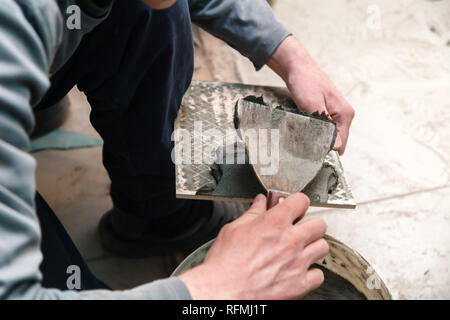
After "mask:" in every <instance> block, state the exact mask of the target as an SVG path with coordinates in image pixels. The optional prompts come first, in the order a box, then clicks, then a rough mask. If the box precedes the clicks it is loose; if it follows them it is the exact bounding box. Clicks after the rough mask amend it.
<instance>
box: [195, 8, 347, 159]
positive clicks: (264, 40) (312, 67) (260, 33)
mask: <svg viewBox="0 0 450 320" xmlns="http://www.w3.org/2000/svg"><path fill="white" fill-rule="evenodd" d="M189 4H190V10H191V17H192V20H193V21H194V22H195V23H197V24H198V25H200V26H201V27H202V28H204V29H205V30H206V31H208V32H210V33H212V34H213V35H215V36H217V37H219V38H221V39H222V40H224V41H226V42H227V43H228V44H229V45H231V46H232V47H233V48H235V49H237V50H238V51H239V52H240V53H242V54H243V55H244V56H247V57H248V58H249V59H250V60H251V61H252V62H253V64H254V65H255V68H256V69H257V70H258V69H259V68H261V67H262V66H263V65H264V64H267V65H268V66H269V67H270V68H271V69H272V70H273V71H275V72H276V73H277V74H278V75H279V76H280V77H281V78H282V79H283V80H284V82H285V83H286V86H287V88H288V89H289V91H290V92H291V94H292V97H293V100H294V102H295V103H296V104H297V106H298V107H299V108H300V109H302V110H304V111H306V112H309V113H313V112H315V111H319V112H326V113H327V114H328V115H329V116H330V117H331V118H332V120H333V121H334V122H335V123H336V124H337V128H338V132H339V134H338V138H337V139H336V144H335V149H336V150H338V151H339V153H340V154H343V153H344V151H345V147H346V144H347V140H348V136H349V130H350V125H351V122H352V119H353V117H354V110H353V108H352V107H351V106H350V104H349V103H348V102H347V101H346V100H345V98H344V97H343V95H342V94H341V93H340V92H339V91H338V90H337V88H336V87H335V86H334V84H333V83H332V82H331V81H330V80H329V79H328V77H327V76H326V75H325V73H324V72H323V71H322V70H321V69H320V68H319V67H318V66H317V64H316V63H315V62H314V61H313V59H312V58H311V56H310V55H309V54H308V52H307V50H306V49H305V48H304V47H303V46H302V45H301V44H300V43H299V42H298V41H297V40H295V38H294V37H293V36H292V35H291V34H290V32H289V31H288V30H287V29H286V28H285V27H283V25H282V24H281V23H280V22H279V21H278V20H277V19H276V18H275V16H274V15H273V12H272V10H271V8H270V6H269V5H268V4H267V2H266V1H265V0H189Z"/></svg>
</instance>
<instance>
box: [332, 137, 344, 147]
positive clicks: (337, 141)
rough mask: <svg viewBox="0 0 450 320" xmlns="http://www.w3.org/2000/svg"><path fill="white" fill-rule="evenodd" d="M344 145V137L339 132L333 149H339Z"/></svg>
mask: <svg viewBox="0 0 450 320" xmlns="http://www.w3.org/2000/svg"><path fill="white" fill-rule="evenodd" d="M341 147H342V139H341V137H340V136H339V134H338V135H337V136H336V140H335V141H334V146H333V150H339V149H340V148H341Z"/></svg>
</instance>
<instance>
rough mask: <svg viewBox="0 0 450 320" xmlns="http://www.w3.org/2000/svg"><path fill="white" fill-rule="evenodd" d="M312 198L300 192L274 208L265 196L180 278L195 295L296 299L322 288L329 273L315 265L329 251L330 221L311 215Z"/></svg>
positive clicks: (224, 230) (224, 297) (220, 297)
mask: <svg viewBox="0 0 450 320" xmlns="http://www.w3.org/2000/svg"><path fill="white" fill-rule="evenodd" d="M308 206H309V199H308V197H306V196H305V195H304V194H301V193H296V194H293V195H291V196H289V197H288V198H286V199H285V200H284V201H283V202H282V203H279V204H278V205H276V206H275V207H273V208H272V209H270V210H267V209H266V197H265V196H263V195H259V196H257V197H256V198H255V200H254V202H253V205H252V206H251V207H250V209H249V210H248V211H247V212H245V213H244V214H243V215H242V216H241V217H240V218H239V219H237V220H235V221H234V222H232V223H229V224H227V225H225V226H224V227H223V228H222V230H221V231H220V233H219V235H218V237H217V239H216V241H215V242H214V244H213V246H212V247H211V249H210V250H209V252H208V254H207V256H206V259H205V261H204V263H203V264H201V265H200V266H197V267H195V268H193V269H191V270H189V271H187V272H185V273H183V274H182V275H180V276H179V278H180V279H181V280H182V281H183V282H184V283H185V284H186V286H187V287H188V289H189V291H190V293H191V295H192V297H193V298H194V299H252V300H260V299H262V300H264V299H294V298H300V297H302V296H304V295H305V294H307V293H308V292H310V291H311V290H314V289H316V288H318V287H319V286H320V285H321V284H322V282H323V280H324V275H323V273H322V271H321V270H319V269H310V266H311V264H313V263H314V262H316V261H318V260H320V259H322V258H323V257H324V256H325V255H326V254H327V252H328V244H327V242H326V241H325V240H324V239H323V236H324V234H325V231H326V224H325V222H324V221H323V220H322V219H319V218H314V219H310V220H308V221H306V222H304V223H296V224H295V225H294V221H297V220H300V219H302V218H303V216H304V215H305V212H306V210H307V209H308Z"/></svg>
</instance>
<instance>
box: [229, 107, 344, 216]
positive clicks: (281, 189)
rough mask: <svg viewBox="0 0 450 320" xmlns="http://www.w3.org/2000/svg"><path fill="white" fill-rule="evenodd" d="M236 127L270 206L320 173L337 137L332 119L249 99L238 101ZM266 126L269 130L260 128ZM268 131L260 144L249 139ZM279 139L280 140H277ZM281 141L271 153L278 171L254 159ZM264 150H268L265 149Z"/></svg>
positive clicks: (299, 188)
mask: <svg viewBox="0 0 450 320" xmlns="http://www.w3.org/2000/svg"><path fill="white" fill-rule="evenodd" d="M235 117H236V119H235V120H236V123H237V129H238V132H239V133H240V135H241V137H242V138H243V140H244V143H245V147H246V151H247V154H248V155H249V158H250V162H251V165H252V167H253V169H254V171H255V173H256V176H257V177H258V179H259V181H260V182H261V184H262V185H263V187H264V188H265V189H266V190H267V208H268V209H270V208H271V207H273V206H275V205H276V204H278V203H279V202H280V200H281V199H284V198H286V197H287V196H289V194H291V193H295V192H300V191H302V190H303V188H305V187H306V185H307V184H308V183H309V182H311V180H312V179H314V177H315V176H316V175H317V173H318V172H319V171H320V169H321V168H322V165H323V161H324V158H325V156H326V155H327V154H328V152H329V151H330V150H331V149H332V148H333V145H334V143H335V139H336V134H337V131H336V125H335V124H334V123H332V122H330V121H326V120H322V119H319V118H315V117H313V116H309V115H302V114H297V113H293V112H289V111H285V110H281V109H279V108H272V107H270V106H265V105H262V104H259V103H254V102H251V101H248V100H246V99H239V100H238V102H237V104H236V115H235ZM261 129H266V130H261ZM249 131H253V132H255V131H256V132H258V134H259V135H261V134H262V133H263V134H266V135H268V137H266V139H261V137H259V139H258V141H259V142H261V141H265V145H264V143H263V144H261V143H258V145H257V146H251V145H250V143H251V142H250V141H251V140H249V139H246V136H248V132H249ZM277 139H278V141H277ZM271 143H272V144H274V143H279V145H278V148H275V150H278V152H277V153H278V154H275V155H273V154H272V155H271V157H272V159H275V161H277V164H276V168H277V170H276V172H271V173H269V174H267V170H265V169H266V166H267V165H266V166H265V165H263V164H262V163H261V161H259V159H260V158H258V160H257V161H252V158H253V159H255V157H254V154H252V153H254V152H255V151H256V152H258V153H260V152H267V150H273V149H272V148H271V147H270V144H271ZM264 149H265V150H264Z"/></svg>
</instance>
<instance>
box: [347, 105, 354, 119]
mask: <svg viewBox="0 0 450 320" xmlns="http://www.w3.org/2000/svg"><path fill="white" fill-rule="evenodd" d="M345 115H346V117H347V118H348V119H349V120H353V118H355V109H353V107H352V106H350V105H348V108H347V110H346V112H345Z"/></svg>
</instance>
